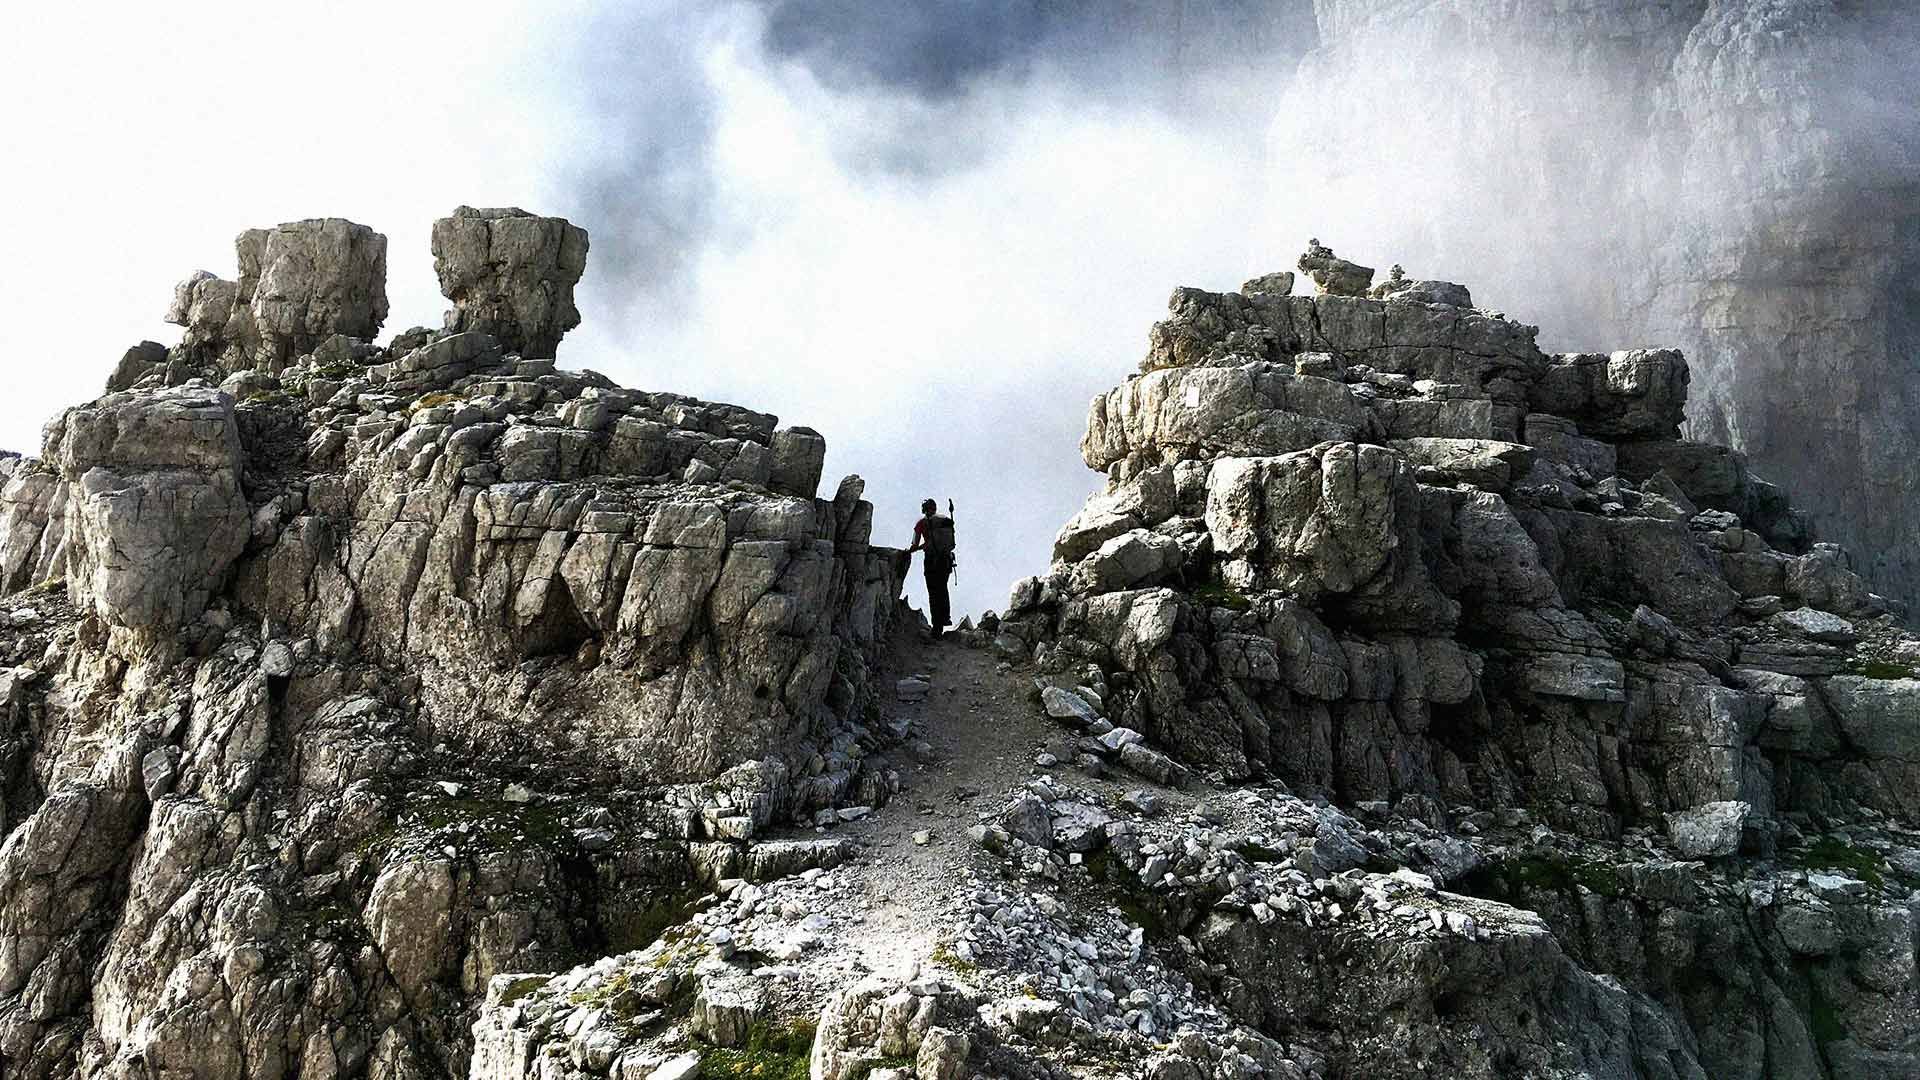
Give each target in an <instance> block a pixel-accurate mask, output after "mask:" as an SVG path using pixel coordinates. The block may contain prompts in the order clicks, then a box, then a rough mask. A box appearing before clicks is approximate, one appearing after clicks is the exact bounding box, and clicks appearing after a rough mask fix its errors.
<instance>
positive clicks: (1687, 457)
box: [997, 245, 1920, 1075]
mask: <svg viewBox="0 0 1920 1080" xmlns="http://www.w3.org/2000/svg"><path fill="white" fill-rule="evenodd" d="M1329 265H1337V261H1336V260H1334V259H1333V256H1332V253H1331V252H1328V251H1326V250H1325V249H1322V248H1319V247H1318V246H1317V245H1316V247H1315V249H1314V250H1311V251H1310V252H1309V254H1308V256H1307V257H1305V258H1303V260H1302V263H1301V266H1302V269H1306V270H1323V269H1324V268H1325V267H1327V266H1329ZM1349 265H1350V264H1349ZM1271 281H1272V278H1271V277H1269V278H1263V279H1259V281H1258V282H1255V283H1250V284H1249V287H1248V289H1247V290H1246V291H1244V292H1241V293H1224V294H1218V293H1207V292H1203V291H1200V290H1194V289H1180V290H1177V291H1176V292H1175V293H1174V296H1173V300H1172V303H1171V305H1170V316H1169V318H1168V319H1166V320H1165V321H1163V322H1161V323H1160V324H1158V325H1157V326H1155V327H1154V329H1153V332H1152V334H1151V336H1150V344H1149V349H1148V354H1147V357H1146V359H1145V360H1144V361H1143V362H1142V363H1141V368H1142V373H1141V374H1139V375H1135V376H1132V377H1131V378H1129V380H1128V381H1127V383H1125V384H1124V385H1122V386H1120V387H1117V388H1115V389H1114V390H1111V391H1109V392H1107V393H1106V394H1103V395H1101V396H1099V397H1097V398H1095V400H1094V402H1093V404H1092V408H1091V410H1090V413H1089V417H1088V423H1087V433H1086V437H1085V439H1084V440H1083V441H1082V444H1081V450H1082V454H1083V457H1084V458H1085V460H1086V462H1087V464H1088V465H1089V467H1091V468H1094V469H1097V470H1100V471H1103V472H1105V473H1106V474H1107V476H1108V482H1107V485H1106V488H1105V490H1104V491H1102V492H1100V493H1098V494H1096V495H1095V496H1093V497H1092V498H1091V499H1089V500H1088V502H1087V504H1086V506H1085V507H1084V508H1083V509H1082V510H1081V512H1080V513H1079V514H1077V515H1076V516H1075V517H1074V518H1073V519H1072V520H1071V521H1069V522H1068V523H1067V524H1066V525H1065V526H1064V527H1063V528H1062V529H1061V531H1060V534H1059V537H1058V539H1057V541H1056V544H1055V548H1054V563H1053V566H1052V569H1051V570H1050V571H1049V572H1048V573H1047V574H1046V575H1044V576H1041V577H1036V578H1031V579H1028V580H1025V581H1022V582H1020V583H1019V584H1017V585H1016V586H1015V587H1014V590H1013V596H1012V599H1011V600H1010V602H1009V607H1008V611H1007V612H1006V615H1005V617H1004V618H1003V619H1002V620H1001V621H1000V622H999V624H998V626H997V633H998V635H999V638H998V647H999V648H1001V649H1002V650H1003V651H1004V652H1005V653H1007V654H1008V655H1009V656H1015V657H1026V656H1029V655H1030V656H1031V658H1032V660H1033V662H1034V663H1035V665H1036V666H1037V668H1038V669H1039V670H1040V671H1041V672H1042V673H1043V681H1044V682H1045V684H1046V685H1047V687H1048V688H1057V689H1060V690H1065V691H1069V692H1081V693H1085V694H1087V695H1089V700H1091V701H1097V702H1099V705H1100V708H1099V709H1098V710H1097V713H1098V715H1097V716H1096V715H1095V713H1093V712H1089V713H1088V714H1086V715H1085V716H1083V717H1081V722H1084V723H1090V724H1097V725H1100V726H1102V727H1113V728H1115V729H1116V730H1121V729H1124V730H1128V731H1133V732H1138V733H1140V734H1141V735H1144V737H1145V739H1146V741H1147V742H1148V743H1149V744H1151V745H1152V746H1153V747H1156V748H1158V749H1159V750H1161V751H1164V752H1165V753H1166V754H1167V755H1169V756H1171V757H1172V758H1173V759H1175V760H1176V761H1177V762H1179V763H1181V764H1183V765H1184V766H1185V767H1186V768H1188V769H1190V770H1193V771H1195V772H1196V773H1200V774H1205V775H1207V776H1211V777H1213V778H1214V779H1216V780H1230V781H1231V780H1242V779H1248V778H1259V777H1274V778H1278V779H1281V780H1284V781H1285V782H1286V783H1288V784H1289V785H1292V786H1293V787H1294V788H1296V789H1304V790H1307V791H1312V792H1320V793H1322V794H1324V795H1325V796H1326V797H1329V798H1331V799H1333V800H1334V801H1336V802H1337V803H1339V804H1341V805H1343V806H1354V805H1360V804H1379V805H1394V806H1410V805H1411V806H1430V807H1433V808H1435V810H1436V812H1438V813H1440V814H1441V816H1442V817H1443V818H1445V819H1446V820H1448V821H1451V820H1452V815H1451V813H1450V812H1448V811H1445V810H1442V809H1440V808H1449V807H1462V808H1474V809H1478V810H1500V809H1504V808H1525V809H1528V810H1530V811H1531V812H1532V813H1534V814H1535V815H1537V816H1538V817H1539V818H1540V819H1543V820H1544V821H1546V822H1547V823H1549V824H1550V825H1551V826H1553V827H1554V828H1555V829H1558V830H1562V831H1564V832H1567V833H1570V834H1573V835H1577V836H1584V837H1587V838H1590V839H1592V840H1594V841H1598V842H1606V843H1610V842H1615V841H1617V840H1618V839H1619V838H1620V837H1621V836H1622V835H1623V832H1624V831H1627V830H1635V829H1644V828H1653V829H1656V830H1660V831H1663V832H1666V833H1669V834H1670V835H1671V837H1672V840H1673V842H1674V843H1675V844H1677V845H1680V846H1681V847H1682V848H1683V849H1684V850H1686V851H1689V852H1691V853H1692V854H1693V855H1695V856H1711V857H1716V858H1719V857H1734V856H1741V855H1744V856H1746V857H1750V858H1758V859H1766V858H1769V857H1771V856H1772V855H1773V854H1774V852H1775V848H1776V844H1777V843H1778V841H1779V838H1780V837H1781V835H1782V832H1783V830H1790V829H1791V828H1792V827H1791V826H1790V825H1789V824H1788V823H1789V822H1791V821H1795V820H1798V821H1801V822H1805V821H1807V820H1808V818H1807V816H1808V815H1811V816H1813V817H1814V818H1818V819H1822V820H1845V819H1848V818H1849V817H1853V816H1856V815H1859V814H1867V815H1875V816H1883V817H1885V818H1888V819H1891V820H1893V821H1897V822H1903V823H1905V824H1906V825H1908V826H1911V825H1913V824H1914V823H1915V822H1916V821H1920V803H1916V802H1915V800H1914V798H1913V794H1912V793H1913V792H1914V790H1915V789H1916V781H1920V776H1916V774H1915V771H1914V770H1915V763H1916V762H1917V761H1920V678H1917V677H1916V675H1917V674H1920V672H1916V669H1915V667H1914V665H1915V662H1916V661H1917V660H1920V641H1917V640H1915V639H1914V638H1912V637H1910V636H1908V635H1906V634H1905V633H1903V632H1902V631H1901V630H1900V628H1899V626H1898V623H1897V620H1896V618H1895V614H1894V612H1895V611H1896V610H1897V605H1892V604H1890V603H1889V602H1888V601H1886V600H1885V599H1883V598H1881V597H1880V596H1877V595H1875V594H1874V593H1872V592H1870V591H1869V590H1868V589H1867V588H1866V586H1865V585H1864V584H1863V582H1862V581H1861V579H1860V578H1859V577H1858V576H1857V575H1856V574H1855V573H1854V572H1853V571H1852V569H1851V561H1850V559H1849V556H1848V555H1847V553H1845V552H1844V551H1843V550H1841V549H1840V548H1838V547H1835V546H1833V545H1830V544H1824V543H1818V542H1815V541H1814V540H1813V538H1812V536H1811V533H1810V530H1809V528H1808V525H1807V522H1806V519H1805V516H1804V515H1803V514H1801V513H1800V512H1798V511H1797V510H1795V509H1794V508H1793V507H1792V506H1791V505H1790V504H1789V502H1788V500H1787V499H1786V497H1785V495H1784V494H1783V493H1782V492H1781V491H1780V489H1778V488H1776V487H1775V486H1773V485H1771V484H1769V483H1767V482H1766V481H1764V480H1762V479H1760V478H1759V477H1758V476H1756V475H1755V474H1754V473H1753V472H1752V470H1751V469H1749V468H1748V466H1747V464H1746V462H1745V459H1744V458H1743V456H1742V455H1740V454H1738V453H1737V452H1734V451H1729V450H1727V449H1725V448H1723V447H1717V446H1712V445H1710V444H1703V443H1695V442H1689V441H1685V440H1682V439H1680V438H1678V435H1679V431H1680V425H1681V423H1682V421H1683V418H1684V409H1685V406H1686V390H1687V384H1688V371H1687V366H1686V361H1685V359H1684V358H1683V357H1682V356H1681V354H1679V353H1678V352H1675V351H1671V350H1655V351H1645V350H1636V351H1626V352H1617V353H1612V354H1607V355H1591V354H1569V355H1546V354H1543V353H1542V352H1540V351H1539V349H1538V348H1537V347H1536V346H1535V344H1534V340H1535V330H1534V328H1533V327H1531V326H1525V325H1522V324H1519V323H1516V322H1513V321H1512V320H1509V319H1507V318H1505V317H1502V316H1498V315H1494V314H1491V313H1488V312H1484V311H1480V310H1477V309H1474V308H1472V307H1468V306H1464V305H1465V303H1467V302H1469V294H1468V293H1467V292H1466V290H1464V289H1461V288H1459V287H1457V286H1450V287H1447V288H1439V287H1437V286H1439V285H1443V284H1444V283H1425V284H1426V285H1427V286H1428V287H1425V288H1420V289H1401V290H1395V291H1392V292H1389V293H1386V294H1384V298H1383V299H1376V298H1369V297H1364V296H1361V295H1358V294H1359V293H1360V292H1362V291H1363V290H1364V285H1365V283H1364V282H1362V281H1359V280H1357V279H1355V278H1354V275H1352V274H1351V273H1347V274H1346V275H1345V277H1344V278H1341V277H1337V276H1336V277H1335V278H1333V279H1331V280H1329V281H1327V282H1323V283H1321V284H1320V289H1321V292H1320V294H1319V295H1315V296H1312V297H1298V296H1290V295H1287V294H1285V293H1284V292H1282V291H1279V290H1277V289H1274V288H1272V287H1271V285H1270V282H1271ZM1432 296H1446V297H1448V298H1449V299H1453V300H1458V301H1460V303H1435V302H1428V299H1427V298H1429V297H1432ZM1088 688H1091V689H1090V690H1089V689H1088ZM1054 715H1056V716H1063V717H1067V718H1069V719H1071V713H1070V711H1068V710H1061V711H1055V712H1054ZM1106 737H1107V736H1103V738H1106ZM1416 816H1421V815H1420V814H1418V813H1417V812H1416ZM1427 816H1430V815H1427ZM1436 823H1438V822H1436ZM1882 916H1884V918H1885V919H1886V920H1888V921H1886V922H1884V923H1876V925H1878V926H1879V927H1880V929H1877V930H1874V931H1871V932H1870V933H1869V934H1868V937H1869V938H1871V939H1872V940H1873V941H1875V942H1876V944H1873V945H1871V946H1868V948H1870V949H1880V950H1888V951H1890V952H1891V954H1892V955H1893V956H1895V957H1896V958H1904V959H1896V961H1895V963H1896V964H1897V965H1902V966H1901V970H1903V971H1908V972H1911V970H1912V955H1913V943H1912V940H1911V935H1910V929H1911V912H1906V911H1904V909H1900V908H1892V909H1886V910H1884V911H1883V912H1882V913H1881V916H1876V918H1880V917H1882ZM1715 918H1716V919H1718V916H1715ZM1729 948H1732V949H1734V950H1735V951H1736V952H1739V953H1740V955H1741V956H1742V957H1743V958H1744V959H1745V960H1750V961H1752V963H1753V965H1754V967H1755V968H1756V969H1761V970H1770V974H1769V976H1768V978H1767V979H1766V980H1763V985H1762V986H1761V987H1759V988H1757V989H1755V990H1753V991H1751V993H1752V994H1755V995H1758V996H1757V997H1755V998H1753V999H1752V1003H1751V1005H1752V1007H1754V1008H1759V1007H1761V1002H1762V1000H1763V999H1764V1000H1765V1001H1771V1002H1774V1003H1775V1004H1773V1005H1769V1006H1767V1007H1770V1008H1777V1007H1778V1002H1779V1001H1782V1000H1785V1001H1794V1002H1798V1003H1800V1004H1799V1005H1798V1006H1797V1007H1798V1008H1800V1009H1801V1010H1802V1017H1803V1020H1804V1016H1805V1015H1806V1013H1805V1010H1806V1009H1807V1008H1810V1006H1807V1005H1806V1004H1805V1002H1807V1001H1808V996H1807V995H1808V993H1809V992H1810V991H1809V990H1808V988H1807V982H1806V980H1807V979H1808V978H1813V979H1814V980H1815V981H1816V982H1817V981H1819V980H1822V979H1827V978H1829V977H1833V978H1839V977H1841V976H1838V975H1833V974H1832V973H1831V972H1830V971H1829V970H1828V969H1824V968H1823V969H1821V971H1820V972H1817V973H1815V974H1813V975H1811V976H1809V975H1808V974H1806V973H1805V972H1800V973H1797V974H1796V973H1795V972H1794V971H1793V970H1791V969H1779V968H1771V969H1769V965H1768V962H1766V961H1763V960H1762V959H1760V956H1761V955H1762V954H1763V953H1765V952H1766V949H1767V947H1766V946H1764V945H1763V944H1762V943H1758V942H1754V941H1751V940H1749V941H1748V942H1747V943H1745V944H1739V945H1731V946H1729ZM1741 950H1746V951H1744V952H1742V951H1741ZM1595 962H1596V963H1597V964H1598V965H1599V966H1600V967H1601V968H1602V969H1603V970H1608V971H1611V972H1615V973H1619V974H1622V976H1623V977H1625V976H1626V972H1624V971H1621V970H1619V969H1616V968H1614V967H1612V966H1610V965H1609V964H1608V963H1607V962H1605V961H1595ZM1635 974H1637V975H1640V976H1645V971H1644V969H1642V970H1641V971H1639V972H1636V973H1635ZM1869 983H1870V984H1871V983H1872V980H1869ZM1634 985H1636V986H1638V987H1640V988H1643V989H1648V990H1650V991H1652V992H1655V993H1656V994H1658V995H1661V996H1663V997H1664V998H1665V1000H1667V1001H1668V1002H1670V1003H1672V1002H1678V1003H1679V1007H1680V1008H1682V1009H1683V1010H1685V1013H1686V1015H1687V1017H1688V1020H1689V1022H1691V1023H1692V1024H1694V1025H1695V1030H1696V1031H1699V1032H1703V1033H1704V1032H1705V1031H1707V1030H1708V1029H1709V1028H1710V1027H1711V1025H1712V1023H1713V1021H1712V1013H1713V1008H1710V1007H1708V1006H1707V1004H1706V1003H1705V1002H1704V1001H1703V1000H1702V999H1700V998H1698V997H1697V996H1691V995H1689V994H1688V993H1686V992H1683V991H1682V990H1681V989H1678V988H1677V987H1678V985H1679V984H1677V983H1674V982H1665V981H1662V980H1660V979H1653V978H1650V977H1648V978H1643V979H1640V980H1635V981H1634ZM1876 993H1886V994H1891V995H1892V997H1891V998H1888V999H1884V1000H1879V1001H1877V1002H1876V1003H1874V1004H1870V1005H1867V1006H1864V1007H1863V1011H1862V1012H1860V1013H1856V1014H1852V1015H1850V1016H1849V1017H1848V1018H1847V1019H1846V1020H1845V1021H1844V1024H1845V1026H1846V1027H1847V1029H1848V1032H1849V1037H1850V1038H1857V1039H1860V1040H1863V1041H1864V1043H1865V1045H1866V1046H1868V1047H1871V1048H1876V1052H1877V1051H1882V1050H1884V1051H1894V1050H1898V1051H1899V1052H1901V1053H1907V1052H1910V1051H1909V1050H1908V1049H1906V1048H1908V1047H1910V1045H1911V1044H1910V1040H1911V1039H1913V1038H1914V1037H1915V1035H1916V1032H1915V1030H1914V1029H1913V1027H1912V1025H1911V1024H1910V1023H1901V1022H1896V1023H1893V1024H1892V1025H1891V1026H1890V1027H1889V1026H1887V1025H1885V1024H1884V1023H1882V1022H1881V1021H1880V1020H1878V1019H1872V1020H1870V1019H1869V1017H1870V1016H1878V1015H1879V1013H1878V1011H1877V1010H1882V1009H1890V1010H1892V1011H1894V1012H1896V1013H1897V1012H1898V1011H1899V1010H1900V1009H1903V1008H1906V1006H1905V1005H1904V1004H1898V1003H1904V1002H1908V1001H1910V1000H1912V999H1913V995H1914V985H1913V982H1912V980H1911V978H1910V977H1900V978H1896V979H1894V980H1893V981H1892V982H1890V983H1887V984H1885V985H1884V986H1881V987H1880V989H1879V990H1877V991H1876ZM1722 1004H1724V1002H1722ZM1715 1007H1718V1006H1715ZM1802 1026H1803V1027H1804V1026H1805V1025H1804V1023H1803V1024H1802ZM1702 1037H1703V1039H1704V1035H1703V1036H1702ZM1766 1038H1768V1039H1780V1040H1784V1042H1785V1043H1789V1044H1792V1045H1793V1047H1794V1050H1795V1052H1796V1053H1799V1054H1803V1055H1812V1054H1813V1053H1814V1051H1813V1050H1812V1048H1811V1044H1810V1043H1807V1042H1806V1041H1805V1040H1804V1038H1800V1041H1795V1040H1796V1038H1798V1037H1796V1036H1793V1035H1792V1034H1791V1033H1789V1034H1784V1035H1783V1034H1781V1033H1780V1032H1778V1031H1770V1032H1768V1033H1767V1035H1766ZM1770 1045H1771V1044H1770ZM1868 1058H1871V1055H1868ZM1868 1058H1862V1059H1861V1060H1867V1059H1868ZM1701 1060H1702V1062H1703V1063H1704V1064H1706V1065H1707V1067H1708V1071H1709V1072H1710V1073H1712V1074H1714V1075H1721V1074H1722V1073H1720V1072H1718V1071H1716V1070H1717V1068H1718V1066H1720V1065H1724V1064H1726V1062H1725V1061H1723V1060H1721V1059H1716V1058H1714V1057H1712V1056H1711V1055H1708V1056H1705V1057H1703V1058H1702V1059H1701ZM1875 1060H1877V1059H1875ZM1901 1060H1905V1059H1901ZM1849 1075H1863V1074H1860V1073H1849Z"/></svg>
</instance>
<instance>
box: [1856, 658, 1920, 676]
mask: <svg viewBox="0 0 1920 1080" xmlns="http://www.w3.org/2000/svg"><path fill="white" fill-rule="evenodd" d="M1851 670H1852V671H1853V673H1854V674H1855V675H1861V676H1865V677H1866V678H1869V679H1920V669H1915V668H1914V666H1913V665H1912V664H1902V663H1898V662H1897V661H1893V660H1859V661H1855V662H1854V664H1853V667H1852V668H1851Z"/></svg>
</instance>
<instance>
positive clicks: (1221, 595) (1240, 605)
mask: <svg viewBox="0 0 1920 1080" xmlns="http://www.w3.org/2000/svg"><path fill="white" fill-rule="evenodd" d="M1193 598H1194V599H1195V600H1198V601H1199V602H1200V603H1202V604H1205V605H1207V606H1208V607H1217V608H1226V609H1227V610H1229V611H1251V610H1253V601H1252V600H1249V599H1247V597H1246V594H1244V593H1242V592H1241V591H1240V590H1238V589H1236V588H1234V587H1232V586H1231V585H1222V584H1219V583H1217V582H1214V583H1209V584H1206V585H1202V586H1200V587H1199V588H1197V589H1195V590H1193Z"/></svg>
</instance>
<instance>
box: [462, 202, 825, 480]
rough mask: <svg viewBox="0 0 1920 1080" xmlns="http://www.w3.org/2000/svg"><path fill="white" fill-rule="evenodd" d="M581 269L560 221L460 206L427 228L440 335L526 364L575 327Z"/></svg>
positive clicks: (573, 239) (576, 237) (582, 244)
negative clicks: (471, 334) (465, 337)
mask: <svg viewBox="0 0 1920 1080" xmlns="http://www.w3.org/2000/svg"><path fill="white" fill-rule="evenodd" d="M586 267H587V232H586V230H585V229H582V228H579V227H578V226H576V225H574V224H572V223H571V222H569V221H567V220H566V219H565V218H557V217H540V216H538V215H535V214H530V213H528V212H527V211H525V210H521V209H519V208H517V207H504V208H493V209H475V208H474V207H471V206H462V207H460V208H458V209H456V210H455V211H454V212H453V214H452V215H451V216H449V217H444V218H441V219H439V220H438V221H435V222H434V223H433V270H434V273H435V274H436V275H437V276H438V277H439V279H440V292H441V294H442V295H443V296H445V297H446V298H447V299H448V300H451V301H453V308H452V309H451V310H449V311H448V312H447V316H446V328H447V329H448V330H449V331H452V332H454V333H460V332H463V331H469V330H476V331H480V332H482V333H485V334H490V335H492V336H493V337H494V338H496V339H498V340H499V342H500V343H501V345H502V346H504V347H505V348H506V350H507V351H508V352H512V353H518V354H519V355H521V356H524V357H526V358H528V359H544V358H551V357H552V356H553V355H554V353H555V351H556V350H557V349H558V348H559V345H560V338H561V337H562V336H564V335H565V334H566V332H567V331H569V330H571V329H573V328H574V327H576V326H578V325H580V310H579V308H577V307H575V306H574V303H573V287H574V285H575V284H576V283H578V282H579V280H580V276H581V275H582V274H583V273H585V272H586ZM815 486H818V484H817V477H816V485H815ZM807 494H808V495H809V496H811V495H812V494H813V493H812V491H811V490H809V491H808V492H807Z"/></svg>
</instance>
